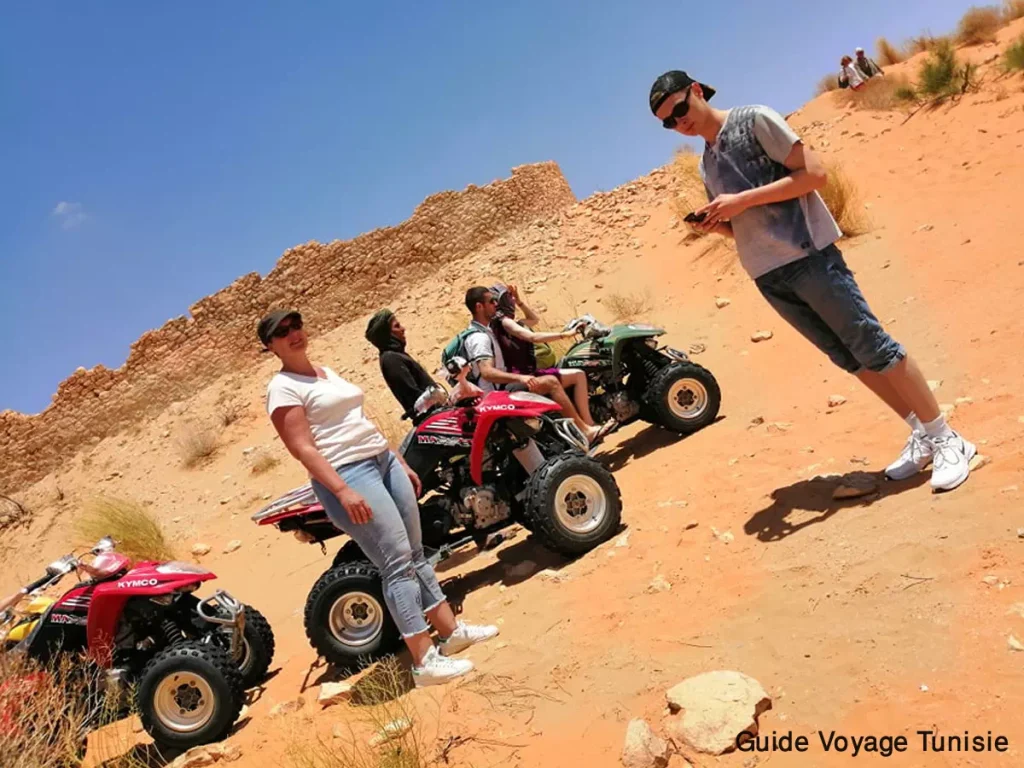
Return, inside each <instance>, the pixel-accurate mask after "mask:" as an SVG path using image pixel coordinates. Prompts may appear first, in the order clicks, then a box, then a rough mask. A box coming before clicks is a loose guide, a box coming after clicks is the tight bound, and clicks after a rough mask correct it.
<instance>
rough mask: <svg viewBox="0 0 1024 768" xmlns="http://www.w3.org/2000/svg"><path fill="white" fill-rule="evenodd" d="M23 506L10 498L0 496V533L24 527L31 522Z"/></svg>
mask: <svg viewBox="0 0 1024 768" xmlns="http://www.w3.org/2000/svg"><path fill="white" fill-rule="evenodd" d="M31 518H32V516H31V515H30V514H29V511H28V509H26V508H25V505H24V504H22V503H21V502H20V501H18V500H16V499H12V498H11V497H10V496H0V531H3V530H5V529H7V528H14V527H16V526H20V525H25V524H26V523H28V521H29V520H31Z"/></svg>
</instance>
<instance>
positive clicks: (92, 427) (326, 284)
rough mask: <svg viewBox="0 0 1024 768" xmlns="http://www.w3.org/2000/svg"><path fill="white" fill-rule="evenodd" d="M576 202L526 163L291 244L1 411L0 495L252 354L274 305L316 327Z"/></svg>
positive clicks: (558, 182) (561, 182)
mask: <svg viewBox="0 0 1024 768" xmlns="http://www.w3.org/2000/svg"><path fill="white" fill-rule="evenodd" d="M575 202H576V200H575V197H574V196H573V193H572V190H571V189H570V187H569V184H568V182H566V180H565V178H564V177H563V176H562V173H561V170H560V169H559V168H558V166H557V165H556V164H555V163H539V164H535V165H525V166H520V167H518V168H514V169H513V170H512V176H511V178H508V179H503V180H500V181H496V182H493V183H491V184H488V185H486V186H483V187H477V186H473V185H470V186H469V187H467V188H466V189H465V190H463V191H462V192H442V193H439V194H436V195H431V196H430V197H428V198H427V199H426V200H424V201H423V203H421V204H420V205H419V206H418V207H417V208H416V210H415V211H414V213H413V215H412V216H411V217H410V218H409V219H407V220H406V221H404V222H402V223H401V224H399V225H397V226H395V227H388V228H384V229H376V230H374V231H372V232H368V233H366V234H363V235H360V236H359V237H357V238H355V239H354V240H348V241H334V242H331V243H326V244H325V243H318V242H309V243H305V244H304V245H299V246H296V247H294V248H291V249H289V250H288V251H286V252H285V253H284V255H282V256H281V258H280V259H279V260H278V262H277V265H276V266H275V267H274V269H273V270H272V271H271V272H270V274H269V275H267V276H266V277H265V278H261V277H260V276H259V275H258V274H256V273H252V274H248V275H245V276H243V277H241V278H239V279H238V280H236V281H235V282H234V283H232V284H231V285H229V286H228V287H227V288H225V289H223V290H222V291H220V292H218V293H216V294H214V295H212V296H207V297H206V298H204V299H202V300H201V301H199V302H197V303H196V304H194V305H193V306H192V307H191V308H190V309H189V315H188V316H182V317H178V318H175V319H173V320H169V321H168V322H167V323H165V324H164V325H163V327H162V328H160V329H158V330H153V331H148V332H146V333H144V334H143V335H142V336H141V337H140V338H139V339H138V340H137V341H136V342H135V343H134V344H133V345H132V346H131V350H130V352H129V354H128V359H127V360H126V361H125V363H124V365H123V366H121V367H120V368H117V369H115V370H112V369H109V368H106V367H104V366H102V365H98V366H96V367H95V368H91V369H89V370H86V369H85V368H79V369H78V370H76V371H75V372H74V373H73V374H72V375H71V376H69V377H68V378H67V379H66V380H64V381H63V382H62V383H61V384H60V386H59V387H58V388H57V393H56V394H55V395H54V397H53V401H52V403H51V404H50V406H49V407H48V408H47V409H46V410H45V411H43V412H42V413H40V414H37V415H26V414H22V413H17V412H14V411H3V412H0V467H3V468H4V471H3V473H2V474H0V493H4V492H7V493H10V492H12V491H14V490H16V489H19V488H21V487H23V486H25V485H27V484H29V483H32V482H35V481H36V480H39V479H40V478H42V477H44V476H46V475H47V474H48V473H49V472H50V471H52V470H53V469H55V468H56V467H57V466H58V465H59V464H60V463H62V462H65V461H67V460H69V459H70V458H71V457H73V456H74V454H75V453H77V452H78V451H79V450H80V449H81V448H83V447H85V446H87V445H89V444H91V443H96V442H99V441H100V440H101V439H102V438H104V437H107V436H110V435H113V434H117V433H118V432H119V431H121V430H122V429H124V428H126V427H127V426H129V425H131V424H133V423H135V422H137V421H138V420H139V419H141V418H145V417H147V416H154V415H155V414H157V413H159V412H160V411H162V410H163V409H164V408H166V407H167V406H168V405H170V404H171V403H173V402H175V401H178V400H182V399H185V398H187V397H189V396H190V395H192V394H194V393H196V392H198V391H199V390H200V389H202V388H203V387H204V386H206V385H208V384H210V383H212V382H213V381H214V380H215V379H217V378H219V377H220V376H223V375H224V374H225V373H227V372H229V371H232V370H236V369H238V368H242V367H245V366H247V365H251V364H253V363H255V362H256V360H257V359H258V344H257V342H256V339H255V330H254V329H255V327H256V323H257V322H258V320H259V318H260V317H261V316H262V315H263V314H264V313H266V312H267V311H268V310H269V309H271V308H272V307H280V306H295V307H299V308H301V310H302V312H303V314H304V315H305V316H306V317H307V318H308V322H309V327H310V328H311V329H312V330H313V331H314V332H326V331H329V330H332V329H333V328H335V327H337V326H338V325H339V324H341V323H342V322H345V321H347V320H351V319H353V318H355V317H358V316H359V315H361V314H363V313H366V312H368V311H370V310H371V309H374V308H376V306H377V304H378V302H381V301H385V300H387V299H389V298H391V297H392V296H393V295H394V293H395V288H396V285H397V282H398V280H399V278H400V277H401V276H407V275H409V274H410V267H412V268H413V270H414V271H417V272H418V273H419V274H421V275H422V274H427V273H429V272H430V271H432V270H433V269H436V268H437V267H439V266H440V265H442V264H444V263H446V262H449V261H451V260H454V259H457V258H459V257H462V256H466V255H469V254H471V253H473V252H475V251H476V250H478V249H480V248H481V247H483V246H484V245H485V244H487V243H488V242H490V241H492V240H494V239H495V238H498V237H499V236H501V235H504V234H506V233H508V232H511V231H515V230H517V229H518V228H520V227H523V226H525V225H527V224H529V223H531V222H533V221H535V220H537V219H539V218H543V217H550V216H552V215H554V214H556V213H558V212H560V211H563V210H565V209H567V208H569V207H570V206H572V205H573V204H574V203H575Z"/></svg>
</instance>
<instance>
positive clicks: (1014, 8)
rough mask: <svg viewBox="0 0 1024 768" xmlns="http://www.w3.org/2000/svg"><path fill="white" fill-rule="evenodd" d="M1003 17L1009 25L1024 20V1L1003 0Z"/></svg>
mask: <svg viewBox="0 0 1024 768" xmlns="http://www.w3.org/2000/svg"><path fill="white" fill-rule="evenodd" d="M1003 17H1004V18H1005V19H1006V21H1007V23H1009V22H1011V21H1015V20H1016V19H1022V18H1024V0H1003Z"/></svg>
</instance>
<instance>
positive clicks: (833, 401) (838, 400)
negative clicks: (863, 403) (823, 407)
mask: <svg viewBox="0 0 1024 768" xmlns="http://www.w3.org/2000/svg"><path fill="white" fill-rule="evenodd" d="M845 402H846V398H845V397H843V396H842V395H829V396H828V407H829V408H838V407H839V406H840V405H842V404H843V403H845Z"/></svg>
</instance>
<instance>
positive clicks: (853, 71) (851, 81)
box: [839, 56, 864, 91]
mask: <svg viewBox="0 0 1024 768" xmlns="http://www.w3.org/2000/svg"><path fill="white" fill-rule="evenodd" d="M839 66H840V72H839V86H840V87H841V88H852V89H853V90H855V91H859V90H860V89H861V88H863V87H864V78H863V77H861V74H860V72H859V71H858V70H857V68H856V67H855V66H853V59H851V58H850V57H849V56H843V58H842V59H840V60H839Z"/></svg>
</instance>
